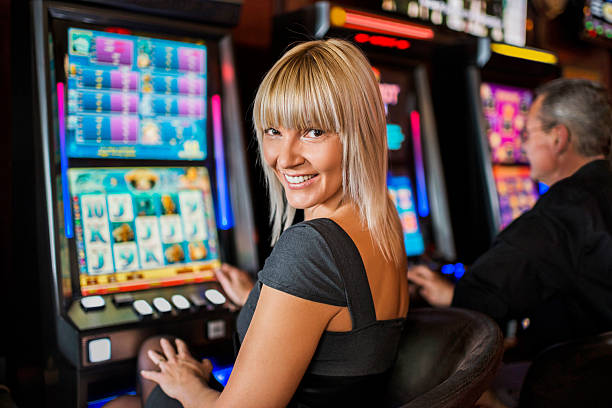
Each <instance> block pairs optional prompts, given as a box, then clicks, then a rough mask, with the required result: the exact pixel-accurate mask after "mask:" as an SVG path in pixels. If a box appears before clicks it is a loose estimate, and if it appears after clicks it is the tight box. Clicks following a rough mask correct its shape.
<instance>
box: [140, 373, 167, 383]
mask: <svg viewBox="0 0 612 408" xmlns="http://www.w3.org/2000/svg"><path fill="white" fill-rule="evenodd" d="M140 375H141V376H142V378H145V379H147V380H150V381H153V382H155V383H157V384H159V383H160V381H161V379H162V376H163V374H162V373H161V371H148V370H142V371H141V372H140Z"/></svg>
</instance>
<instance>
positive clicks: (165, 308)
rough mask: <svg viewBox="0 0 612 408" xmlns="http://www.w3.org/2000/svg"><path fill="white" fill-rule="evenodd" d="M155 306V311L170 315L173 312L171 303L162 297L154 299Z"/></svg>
mask: <svg viewBox="0 0 612 408" xmlns="http://www.w3.org/2000/svg"><path fill="white" fill-rule="evenodd" d="M153 306H155V309H157V311H158V312H160V313H170V312H171V311H172V305H171V304H170V302H168V300H166V298H163V297H161V296H160V297H156V298H155V299H153Z"/></svg>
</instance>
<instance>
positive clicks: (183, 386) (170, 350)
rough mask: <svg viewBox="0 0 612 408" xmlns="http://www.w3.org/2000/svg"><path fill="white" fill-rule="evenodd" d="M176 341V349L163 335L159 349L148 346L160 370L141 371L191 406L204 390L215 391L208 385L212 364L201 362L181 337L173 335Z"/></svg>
mask: <svg viewBox="0 0 612 408" xmlns="http://www.w3.org/2000/svg"><path fill="white" fill-rule="evenodd" d="M175 342H176V350H175V348H174V346H173V345H172V343H170V341H168V339H166V338H162V339H161V340H160V342H159V343H160V345H161V348H162V350H163V352H162V353H159V352H157V351H154V350H149V351H148V356H149V358H150V359H151V361H153V363H154V364H155V365H157V367H159V371H146V370H143V371H141V375H142V376H143V377H144V378H146V379H147V380H150V381H154V382H155V383H157V384H159V386H160V387H161V388H162V390H163V391H164V392H165V393H166V394H167V395H168V396H170V397H172V398H175V399H177V400H179V401H181V402H182V403H183V405H185V406H193V403H194V402H195V403H196V404H197V401H198V400H199V399H200V398H201V397H202V394H203V393H204V394H206V393H211V392H215V391H213V390H211V389H210V388H209V387H208V380H209V379H210V376H211V373H212V364H211V363H210V361H209V360H203V361H201V362H200V361H198V360H196V359H195V358H193V357H192V355H191V353H190V352H189V350H188V348H187V345H186V344H185V342H183V341H182V340H180V339H176V341H175Z"/></svg>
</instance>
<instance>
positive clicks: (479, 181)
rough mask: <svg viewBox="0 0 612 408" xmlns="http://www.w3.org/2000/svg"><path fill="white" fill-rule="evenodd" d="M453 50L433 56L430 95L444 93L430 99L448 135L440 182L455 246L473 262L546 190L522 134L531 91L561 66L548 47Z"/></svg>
mask: <svg viewBox="0 0 612 408" xmlns="http://www.w3.org/2000/svg"><path fill="white" fill-rule="evenodd" d="M456 52H457V53H456V54H455V55H453V54H449V55H446V56H439V59H440V63H439V64H437V65H436V66H437V67H439V71H438V72H437V73H436V78H438V79H439V81H437V83H435V84H434V95H445V98H440V97H438V98H437V99H435V100H436V102H437V103H436V107H435V108H436V112H437V113H439V118H440V120H439V121H438V124H439V127H440V129H441V132H445V134H448V135H449V136H450V135H453V137H447V138H444V139H443V140H442V143H441V154H442V158H443V160H444V163H445V164H447V167H446V169H447V170H448V169H452V171H450V170H449V171H447V172H446V180H447V185H448V186H449V196H450V197H451V201H452V206H451V214H452V216H451V217H452V219H453V222H454V224H453V226H454V229H455V233H456V242H457V251H458V253H459V254H460V256H461V257H462V259H465V260H466V261H467V262H468V263H471V262H473V261H474V260H475V259H476V258H477V257H478V256H480V255H481V254H482V253H484V252H485V251H486V250H487V249H488V248H489V246H490V245H491V243H492V242H493V239H494V238H495V236H496V235H497V234H498V233H499V231H500V230H502V229H503V228H505V227H506V226H507V225H508V224H509V223H510V222H511V221H512V220H514V219H515V218H517V217H518V216H519V215H520V214H522V213H523V212H525V211H526V210H528V209H530V208H531V207H532V206H533V204H535V201H536V200H537V198H538V197H539V195H540V194H541V193H543V192H544V191H545V186H542V185H540V184H539V183H538V182H537V180H531V178H530V177H529V167H528V163H527V160H526V157H525V155H524V152H522V150H521V134H522V133H523V132H524V127H525V121H526V117H527V112H528V110H529V106H530V105H531V103H532V101H533V98H534V95H533V91H534V90H535V88H537V86H539V85H540V84H543V83H544V82H546V81H549V80H552V79H554V78H557V77H559V76H560V69H559V66H558V63H557V57H556V55H554V54H553V53H551V52H548V51H545V50H538V49H533V48H525V47H517V46H511V45H507V44H501V43H492V42H491V41H490V40H489V39H486V38H482V39H478V40H477V43H476V46H475V47H472V48H471V49H464V50H461V52H459V51H456ZM442 60H443V61H442ZM461 238H462V239H461Z"/></svg>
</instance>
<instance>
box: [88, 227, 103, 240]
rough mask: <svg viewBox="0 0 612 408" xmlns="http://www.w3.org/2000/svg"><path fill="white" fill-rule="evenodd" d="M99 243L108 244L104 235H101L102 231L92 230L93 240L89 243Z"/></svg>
mask: <svg viewBox="0 0 612 408" xmlns="http://www.w3.org/2000/svg"><path fill="white" fill-rule="evenodd" d="M98 241H99V242H102V243H106V241H105V240H104V238H103V237H102V234H101V233H100V230H98V229H92V230H91V239H90V240H89V242H98Z"/></svg>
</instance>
